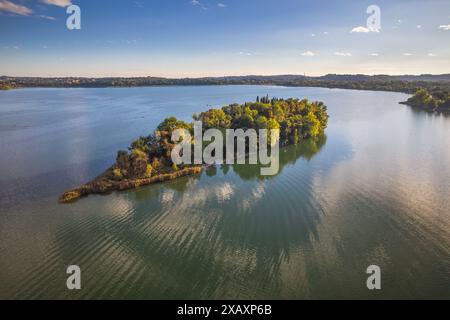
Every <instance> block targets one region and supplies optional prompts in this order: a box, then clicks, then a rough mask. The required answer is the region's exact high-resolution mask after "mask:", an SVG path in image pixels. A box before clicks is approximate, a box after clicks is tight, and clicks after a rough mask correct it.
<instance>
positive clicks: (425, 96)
mask: <svg viewBox="0 0 450 320" xmlns="http://www.w3.org/2000/svg"><path fill="white" fill-rule="evenodd" d="M400 103H401V104H405V105H408V106H410V107H412V108H415V109H419V110H424V111H428V112H438V113H450V93H449V92H448V91H447V90H437V91H435V92H433V93H430V92H429V91H428V90H426V89H424V88H420V89H418V90H417V91H416V93H415V94H414V95H413V96H412V97H410V98H409V99H408V100H406V101H404V102H400Z"/></svg>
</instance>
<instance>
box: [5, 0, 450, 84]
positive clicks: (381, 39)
mask: <svg viewBox="0 0 450 320" xmlns="http://www.w3.org/2000/svg"><path fill="white" fill-rule="evenodd" d="M72 4H74V5H77V6H79V8H80V10H81V29H80V30H69V29H68V28H67V26H66V20H67V19H68V17H69V16H70V15H69V14H67V13H66V8H67V6H70V5H72ZM370 5H377V6H378V7H379V8H380V19H379V22H380V29H376V30H375V29H373V28H372V29H370V28H369V27H370V26H368V25H367V19H368V18H369V16H370V14H368V13H367V8H368V6H370ZM449 40H450V1H449V0H427V1H423V0H371V1H366V0H335V1H330V0H264V1H263V0H158V1H157V0H152V1H151V0H0V75H8V76H44V77H65V76H83V77H108V76H124V77H132V76H161V77H174V78H182V77H204V76H231V75H249V74H257V75H274V74H302V75H303V74H306V75H309V76H318V75H324V74H328V73H338V74H350V73H362V74H425V73H427V74H428V73H431V74H440V73H450V45H449V44H450V41H449Z"/></svg>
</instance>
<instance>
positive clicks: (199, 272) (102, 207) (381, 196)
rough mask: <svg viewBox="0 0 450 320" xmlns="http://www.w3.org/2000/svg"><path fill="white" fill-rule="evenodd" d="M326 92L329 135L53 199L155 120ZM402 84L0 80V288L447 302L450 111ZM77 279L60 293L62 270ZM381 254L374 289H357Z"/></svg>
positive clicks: (86, 294)
mask: <svg viewBox="0 0 450 320" xmlns="http://www.w3.org/2000/svg"><path fill="white" fill-rule="evenodd" d="M266 94H269V95H270V96H277V97H300V98H302V97H306V98H309V99H312V100H321V101H324V102H325V103H326V105H327V106H328V108H329V113H330V116H331V118H330V125H329V128H328V129H327V132H326V133H327V136H326V138H324V139H322V140H320V141H318V142H317V143H312V142H308V143H304V144H301V145H297V146H291V147H288V148H285V149H282V151H281V160H280V161H281V170H280V173H279V174H278V175H277V176H274V177H270V178H265V179H261V177H260V176H259V174H258V173H259V169H258V168H256V167H254V166H234V167H233V166H231V167H222V168H220V167H219V168H216V169H208V170H206V171H204V172H203V173H202V174H201V175H200V176H196V177H188V178H181V179H179V180H176V181H172V182H168V183H164V184H159V185H153V186H147V187H143V188H140V189H138V190H135V191H128V192H120V193H112V194H110V195H106V196H89V197H88V198H84V199H81V200H80V201H78V202H75V203H73V204H68V205H61V204H58V203H57V198H58V196H59V195H60V194H61V193H62V192H63V191H64V190H66V189H70V188H72V187H74V186H77V185H79V184H81V183H83V182H86V181H88V180H90V179H92V178H93V177H95V176H96V175H97V174H99V173H101V172H102V171H103V170H104V169H105V168H107V167H108V166H110V165H111V164H112V163H113V162H114V160H115V155H116V151H117V150H118V149H123V148H126V147H127V146H128V145H129V143H130V142H131V141H132V140H133V139H134V138H136V137H138V136H139V135H143V134H147V133H149V132H150V131H151V130H153V129H154V128H155V126H156V124H157V123H159V122H160V121H161V120H162V119H163V118H164V117H166V116H169V115H175V116H177V117H178V118H181V119H184V120H189V119H190V116H191V115H192V114H193V113H194V112H198V111H202V110H206V109H208V108H210V107H219V106H222V105H225V104H229V103H234V102H240V103H242V102H245V101H252V100H254V99H255V97H256V96H257V95H259V96H263V95H266ZM406 98H407V95H405V94H401V93H386V92H370V91H352V90H337V89H336V90H330V89H324V88H284V87H271V86H213V87H157V88H124V89H113V88H111V89H25V90H14V91H7V92H0V150H1V155H0V168H1V175H0V298H24V299H27V298H63V299H75V298H128V299H130V298H148V299H155V298H157V299H163V298H169V299H171V298H192V299H197V298H200V299H215V298H242V299H291V298H295V299H316V298H369V299H370V298H374V299H378V298H389V299H390V298H406V299H409V298H449V297H450V118H446V117H444V116H439V115H430V114H426V113H420V112H415V111H413V110H411V109H410V108H409V107H406V106H403V105H399V104H398V102H399V101H402V100H405V99H406ZM72 264H76V265H79V266H80V267H81V270H82V290H81V291H77V292H73V291H68V290H67V289H66V277H67V275H66V273H65V272H66V268H67V266H69V265H72ZM372 264H375V265H378V266H380V268H381V271H382V290H380V291H369V290H368V289H367V287H366V279H367V276H368V275H366V268H367V267H368V266H369V265H372Z"/></svg>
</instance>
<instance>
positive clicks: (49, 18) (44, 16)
mask: <svg viewBox="0 0 450 320" xmlns="http://www.w3.org/2000/svg"><path fill="white" fill-rule="evenodd" d="M39 18H42V19H47V20H56V19H55V18H54V17H51V16H46V15H42V14H41V15H40V16H39Z"/></svg>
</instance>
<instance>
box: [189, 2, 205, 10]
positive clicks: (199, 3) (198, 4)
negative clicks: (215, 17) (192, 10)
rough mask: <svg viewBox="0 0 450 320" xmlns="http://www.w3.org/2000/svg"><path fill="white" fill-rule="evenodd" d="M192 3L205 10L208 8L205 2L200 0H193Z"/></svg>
mask: <svg viewBox="0 0 450 320" xmlns="http://www.w3.org/2000/svg"><path fill="white" fill-rule="evenodd" d="M191 4H192V5H193V6H198V7H200V8H202V9H203V10H208V8H207V7H206V6H204V5H203V3H201V2H200V1H198V0H191Z"/></svg>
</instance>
